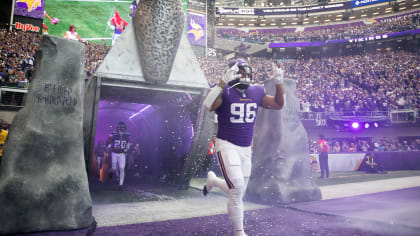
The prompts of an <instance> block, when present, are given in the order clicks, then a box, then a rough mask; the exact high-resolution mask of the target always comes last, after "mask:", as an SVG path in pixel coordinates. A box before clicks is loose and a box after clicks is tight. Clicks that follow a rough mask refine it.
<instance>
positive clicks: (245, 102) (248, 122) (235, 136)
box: [216, 86, 265, 147]
mask: <svg viewBox="0 0 420 236" xmlns="http://www.w3.org/2000/svg"><path fill="white" fill-rule="evenodd" d="M264 96H265V91H264V87H262V86H249V88H248V89H247V90H246V93H245V97H244V96H243V94H242V93H241V92H240V91H238V90H237V89H234V88H231V87H229V86H226V87H225V89H224V90H223V93H222V100H223V102H222V105H221V106H220V107H218V108H217V110H216V114H217V120H218V124H219V125H218V130H217V137H218V138H219V139H223V140H226V141H229V142H231V143H233V144H235V145H238V146H241V147H247V146H250V145H251V142H252V136H253V134H254V124H255V118H256V116H257V112H258V106H259V104H260V103H261V100H262V98H263V97H264Z"/></svg>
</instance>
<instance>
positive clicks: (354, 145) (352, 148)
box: [349, 142, 357, 152]
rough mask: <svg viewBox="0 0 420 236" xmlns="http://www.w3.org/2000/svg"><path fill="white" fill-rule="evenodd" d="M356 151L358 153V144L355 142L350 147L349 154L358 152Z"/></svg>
mask: <svg viewBox="0 0 420 236" xmlns="http://www.w3.org/2000/svg"><path fill="white" fill-rule="evenodd" d="M356 151H357V149H356V144H355V143H354V142H351V143H350V146H349V152H356Z"/></svg>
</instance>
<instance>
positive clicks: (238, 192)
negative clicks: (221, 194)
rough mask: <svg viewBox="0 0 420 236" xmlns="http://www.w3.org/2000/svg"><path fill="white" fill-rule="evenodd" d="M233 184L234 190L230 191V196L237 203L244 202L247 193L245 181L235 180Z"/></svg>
mask: <svg viewBox="0 0 420 236" xmlns="http://www.w3.org/2000/svg"><path fill="white" fill-rule="evenodd" d="M232 182H233V186H234V187H233V188H231V189H229V195H230V197H231V199H232V200H233V201H235V202H237V201H242V197H243V195H244V191H245V183H244V180H243V179H235V180H233V181H232Z"/></svg>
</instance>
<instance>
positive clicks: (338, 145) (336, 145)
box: [332, 141, 341, 153]
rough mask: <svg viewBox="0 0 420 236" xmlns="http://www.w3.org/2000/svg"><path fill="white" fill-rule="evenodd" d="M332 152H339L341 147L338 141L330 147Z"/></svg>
mask: <svg viewBox="0 0 420 236" xmlns="http://www.w3.org/2000/svg"><path fill="white" fill-rule="evenodd" d="M332 152H335V153H338V152H341V146H340V143H339V142H338V141H336V142H335V143H334V145H333V147H332Z"/></svg>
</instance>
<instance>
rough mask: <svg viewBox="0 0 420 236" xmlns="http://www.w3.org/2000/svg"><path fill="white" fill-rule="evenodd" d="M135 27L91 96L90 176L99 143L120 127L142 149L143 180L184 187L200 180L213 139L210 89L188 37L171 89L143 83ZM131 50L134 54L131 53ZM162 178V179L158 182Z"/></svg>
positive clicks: (89, 89)
mask: <svg viewBox="0 0 420 236" xmlns="http://www.w3.org/2000/svg"><path fill="white" fill-rule="evenodd" d="M131 30H132V28H131V27H128V29H126V30H125V31H124V34H125V35H124V34H123V35H122V36H121V37H120V39H119V41H117V43H116V44H115V45H114V46H113V47H112V49H111V50H110V52H109V53H108V54H107V56H106V57H105V59H104V61H103V62H102V64H101V66H100V67H99V68H98V70H97V72H96V76H94V77H93V78H92V79H90V80H89V81H88V83H87V85H86V90H85V117H84V140H85V160H86V164H87V167H88V171H89V170H90V169H91V163H92V156H93V151H94V147H95V145H96V143H97V142H98V141H99V140H102V141H105V140H106V138H107V137H108V135H109V134H110V133H112V132H113V131H115V130H116V127H115V126H116V125H117V123H118V122H119V121H123V122H125V123H126V124H127V131H128V132H129V133H130V134H131V137H130V142H132V143H134V144H135V143H138V144H139V146H140V159H142V163H141V164H140V165H141V166H143V167H147V168H143V169H142V173H141V174H143V175H147V176H148V177H152V178H153V179H154V180H159V178H160V177H162V176H167V177H168V179H167V181H168V182H171V183H174V184H177V185H179V186H181V187H185V186H188V184H189V180H190V179H191V178H192V177H194V176H195V175H196V174H197V171H198V169H199V168H200V166H201V165H202V163H203V161H204V158H205V155H206V153H207V149H208V145H209V142H210V139H211V138H212V134H213V129H214V122H213V119H212V116H211V113H210V112H209V111H207V110H206V109H202V105H201V104H202V101H203V99H204V97H205V95H206V94H207V91H208V89H209V86H208V82H207V80H206V78H205V76H204V73H203V71H202V70H201V68H200V65H199V64H198V62H197V60H196V58H195V55H194V54H193V52H192V50H191V48H190V45H189V43H188V41H187V39H186V38H185V36H183V37H182V39H181V43H180V46H179V49H178V53H177V55H176V57H175V61H174V65H173V67H172V70H171V74H170V76H169V79H168V81H167V82H166V83H151V82H150V81H146V80H145V79H144V78H143V73H142V69H141V65H140V63H139V56H138V53H137V51H136V50H132V49H133V48H136V47H135V45H134V43H135V42H134V40H135V39H134V37H132V35H130V33H131V34H132V32H130V31H131ZM128 49H130V50H128ZM158 177H159V178H158Z"/></svg>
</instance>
